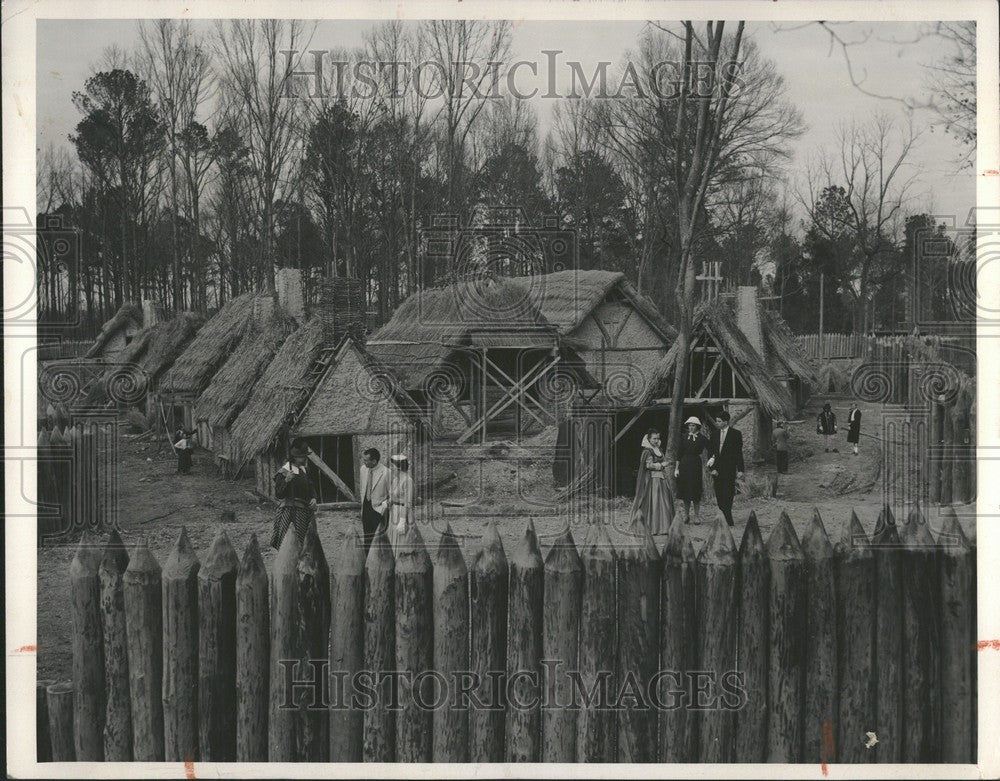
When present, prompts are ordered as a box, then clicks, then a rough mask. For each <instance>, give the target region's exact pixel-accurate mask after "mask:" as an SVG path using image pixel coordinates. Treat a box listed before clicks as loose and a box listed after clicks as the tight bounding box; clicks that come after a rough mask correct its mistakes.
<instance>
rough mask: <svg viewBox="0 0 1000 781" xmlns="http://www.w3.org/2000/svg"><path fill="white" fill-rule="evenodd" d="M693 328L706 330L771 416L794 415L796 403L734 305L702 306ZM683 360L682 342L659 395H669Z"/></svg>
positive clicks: (667, 362)
mask: <svg viewBox="0 0 1000 781" xmlns="http://www.w3.org/2000/svg"><path fill="white" fill-rule="evenodd" d="M692 325H693V328H692V333H693V334H697V333H698V332H699V331H701V330H704V331H706V332H707V333H708V334H709V335H710V336H711V337H712V338H713V339H714V340H715V342H716V344H718V346H719V349H720V350H721V351H722V355H723V357H724V358H725V359H726V360H727V361H728V362H729V364H730V365H731V366H732V367H733V369H735V371H736V372H737V374H738V375H739V376H740V377H741V378H742V380H743V382H744V384H745V385H746V386H747V387H748V388H749V389H750V390H751V391H752V392H753V395H754V397H755V398H756V399H757V400H758V401H759V402H760V404H761V406H762V407H763V408H764V409H765V410H767V412H768V413H770V414H771V415H773V416H775V417H781V418H790V417H792V416H793V415H794V413H795V403H794V402H793V400H792V398H791V396H790V395H789V393H788V391H787V390H786V389H785V387H784V386H783V385H781V383H779V382H778V381H777V379H775V378H774V377H773V376H772V375H771V371H770V369H769V367H768V365H767V362H766V360H765V359H764V358H763V357H762V356H761V355H760V353H758V352H757V351H756V350H755V349H754V348H753V345H751V344H750V341H749V340H748V339H747V338H746V336H745V335H744V334H743V332H742V331H741V330H740V328H739V326H738V325H737V322H736V314H735V312H734V311H733V307H732V305H731V304H729V303H728V302H726V301H723V300H719V299H717V300H715V301H709V302H707V303H705V304H702V305H701V306H699V307H698V309H697V310H696V312H695V316H694V323H693V324H692ZM679 357H680V348H679V342H678V341H675V342H674V345H673V347H671V348H670V350H669V351H668V352H667V355H666V357H665V358H664V360H663V364H662V366H663V371H662V372H661V375H660V381H659V382H658V383H654V386H655V389H656V390H657V391H658V392H659V393H663V392H664V390H665V389H666V392H669V389H670V382H669V381H670V380H671V379H672V377H673V373H674V367H675V366H676V364H677V360H678V358H679ZM654 395H657V394H654Z"/></svg>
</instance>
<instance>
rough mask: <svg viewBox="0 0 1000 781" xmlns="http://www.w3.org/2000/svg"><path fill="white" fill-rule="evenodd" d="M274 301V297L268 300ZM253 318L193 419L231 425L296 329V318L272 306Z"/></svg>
mask: <svg viewBox="0 0 1000 781" xmlns="http://www.w3.org/2000/svg"><path fill="white" fill-rule="evenodd" d="M268 301H271V299H268ZM264 309H265V312H264V313H263V314H262V315H261V317H259V318H254V319H252V320H250V322H249V323H248V325H247V331H246V333H245V334H244V335H243V338H242V339H241V340H240V343H239V345H238V346H237V348H236V349H235V350H234V351H233V353H232V354H231V355H230V356H229V358H228V359H227V360H226V362H225V364H223V366H222V368H221V369H219V371H218V372H216V374H215V376H214V377H213V378H212V382H211V383H210V384H209V386H208V387H207V388H206V389H205V392H204V393H203V394H201V397H200V398H199V399H198V401H197V403H196V405H195V412H194V419H195V420H197V421H201V420H204V421H207V422H208V424H209V425H210V426H224V427H225V426H228V425H229V424H230V423H232V422H233V420H235V419H236V416H237V415H238V414H239V412H240V410H242V409H243V407H244V406H245V405H246V403H247V401H248V400H249V399H250V394H251V393H252V392H253V389H254V386H255V385H256V384H257V380H259V379H260V377H261V375H263V374H264V370H265V369H267V366H268V364H269V363H270V362H271V359H273V358H274V356H275V353H277V352H278V348H279V347H281V345H282V344H283V343H284V341H285V339H287V338H288V336H289V335H290V334H291V333H292V332H293V331H294V330H295V320H294V319H293V318H291V317H289V316H288V315H286V314H284V313H283V312H282V311H281V310H280V309H278V310H277V311H275V307H274V306H273V305H271V306H266V307H264Z"/></svg>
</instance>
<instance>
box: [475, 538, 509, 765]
mask: <svg viewBox="0 0 1000 781" xmlns="http://www.w3.org/2000/svg"><path fill="white" fill-rule="evenodd" d="M509 578H510V573H509V569H508V565H507V556H506V554H505V553H504V549H503V542H502V541H501V540H500V535H499V533H498V532H497V526H496V521H493V520H491V521H490V522H489V523H488V524H487V525H486V532H485V534H484V535H483V539H482V541H481V543H480V547H479V550H478V551H477V552H476V556H475V559H474V560H473V562H472V571H471V576H470V578H469V604H470V606H471V611H470V613H471V614H470V622H471V624H472V627H471V630H472V631H471V636H472V642H471V645H470V649H469V650H470V653H469V657H470V658H469V662H470V667H471V668H472V670H471V671H472V673H473V675H474V676H475V679H474V681H475V682H476V686H475V688H474V689H473V692H472V693H473V695H474V696H475V698H476V700H475V702H476V705H475V706H474V707H472V709H471V710H470V712H469V761H470V762H503V761H504V757H505V746H506V742H505V735H506V730H505V727H506V724H505V718H506V714H505V712H504V692H505V683H504V682H505V680H506V675H507V601H508V590H509V588H508V586H509ZM480 703H481V704H482V705H481V706H480Z"/></svg>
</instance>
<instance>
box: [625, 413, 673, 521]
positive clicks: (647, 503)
mask: <svg viewBox="0 0 1000 781" xmlns="http://www.w3.org/2000/svg"><path fill="white" fill-rule="evenodd" d="M665 467H666V463H665V461H664V454H663V451H662V450H661V449H660V432H659V431H657V430H656V429H653V428H651V429H649V431H647V432H646V436H644V437H643V438H642V455H640V456H639V473H638V475H637V478H636V482H635V499H634V500H633V502H632V517H631V520H632V523H633V524H635V523H636V522H637V521H638V520H639V519H640V518H641V519H642V521H643V522H644V523H645V524H646V526H647V527H649V533H650V534H666V533H667V530H668V529H669V528H670V524H671V522H672V521H673V520H674V497H673V494H671V493H670V486H669V485H668V484H667V480H666V476H667V474H666V472H665V471H664V469H665Z"/></svg>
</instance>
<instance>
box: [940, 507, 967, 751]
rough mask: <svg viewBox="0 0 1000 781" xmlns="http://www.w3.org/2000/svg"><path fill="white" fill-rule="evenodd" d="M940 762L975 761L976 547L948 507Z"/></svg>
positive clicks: (944, 540) (943, 561)
mask: <svg viewBox="0 0 1000 781" xmlns="http://www.w3.org/2000/svg"><path fill="white" fill-rule="evenodd" d="M938 544H939V546H940V548H941V655H940V658H941V761H942V762H963V763H971V762H973V761H974V760H975V757H974V756H972V729H973V721H972V659H971V658H970V655H969V653H968V650H967V649H968V647H969V636H970V634H971V633H972V600H973V595H974V592H973V589H972V549H971V548H970V547H969V541H968V540H967V539H966V537H965V533H964V532H963V531H962V527H961V525H960V524H959V522H958V518H957V517H955V513H954V511H953V510H951V509H949V510H948V512H947V514H946V516H945V519H944V525H943V526H942V528H941V535H940V537H939V538H938Z"/></svg>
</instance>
